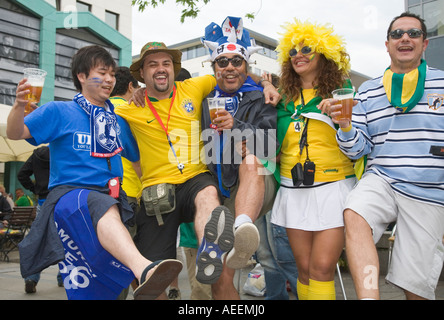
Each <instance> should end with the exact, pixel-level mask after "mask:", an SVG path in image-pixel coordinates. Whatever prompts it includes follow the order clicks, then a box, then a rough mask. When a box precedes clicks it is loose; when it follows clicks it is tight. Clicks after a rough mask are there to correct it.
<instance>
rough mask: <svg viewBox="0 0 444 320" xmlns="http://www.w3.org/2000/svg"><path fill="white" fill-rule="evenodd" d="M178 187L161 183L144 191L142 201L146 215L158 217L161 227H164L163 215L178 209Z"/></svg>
mask: <svg viewBox="0 0 444 320" xmlns="http://www.w3.org/2000/svg"><path fill="white" fill-rule="evenodd" d="M175 189H176V186H175V185H173V184H169V183H161V184H157V185H154V186H150V187H147V188H145V189H143V191H142V200H143V204H144V205H145V212H146V215H147V216H149V217H151V216H156V218H157V222H158V223H159V226H161V225H163V224H164V222H163V219H162V215H163V214H166V213H170V212H173V211H174V210H175V209H176V190H175Z"/></svg>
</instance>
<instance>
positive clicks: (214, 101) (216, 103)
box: [207, 97, 227, 126]
mask: <svg viewBox="0 0 444 320" xmlns="http://www.w3.org/2000/svg"><path fill="white" fill-rule="evenodd" d="M207 100H208V108H209V110H210V119H211V123H212V124H213V125H214V126H217V123H215V122H214V119H216V118H217V117H218V116H217V114H216V113H217V112H218V111H220V110H225V102H226V100H227V98H221V97H219V98H207Z"/></svg>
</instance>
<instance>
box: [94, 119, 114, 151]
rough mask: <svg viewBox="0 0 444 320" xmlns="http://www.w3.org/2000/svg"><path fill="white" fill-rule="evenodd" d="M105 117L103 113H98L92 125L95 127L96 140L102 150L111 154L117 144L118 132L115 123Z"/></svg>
mask: <svg viewBox="0 0 444 320" xmlns="http://www.w3.org/2000/svg"><path fill="white" fill-rule="evenodd" d="M113 122H114V121H113V120H112V119H108V118H106V117H105V114H104V113H99V114H98V115H97V117H96V121H95V122H94V125H95V127H96V135H97V137H96V140H97V142H98V143H99V144H100V146H101V147H102V148H104V149H105V150H106V151H108V152H111V151H112V150H113V149H114V147H115V146H116V144H117V135H118V134H119V132H118V131H120V130H119V129H120V128H119V126H118V125H117V123H113Z"/></svg>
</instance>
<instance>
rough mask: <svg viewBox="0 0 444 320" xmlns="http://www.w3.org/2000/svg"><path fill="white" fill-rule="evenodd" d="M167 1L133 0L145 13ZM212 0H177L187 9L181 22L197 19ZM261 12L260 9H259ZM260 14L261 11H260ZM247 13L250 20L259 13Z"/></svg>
mask: <svg viewBox="0 0 444 320" xmlns="http://www.w3.org/2000/svg"><path fill="white" fill-rule="evenodd" d="M165 1H166V0H150V1H146V0H132V5H133V6H138V10H139V11H140V12H143V11H145V9H146V8H147V7H152V8H156V7H157V6H158V5H161V4H164V3H165ZM210 1H211V0H176V3H177V4H181V5H182V6H184V7H185V9H183V10H182V16H181V17H180V22H182V23H184V22H185V19H186V18H193V19H194V18H196V17H197V15H198V14H199V12H200V8H201V7H202V6H199V5H200V4H202V3H203V5H206V4H207V3H208V2H210ZM261 7H262V0H261ZM259 10H260V9H259ZM258 12H259V11H258ZM258 12H256V13H247V14H246V15H245V17H246V18H248V19H250V20H254V18H255V16H256V14H257V13H258Z"/></svg>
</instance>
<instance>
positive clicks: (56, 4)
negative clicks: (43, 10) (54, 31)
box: [46, 0, 61, 11]
mask: <svg viewBox="0 0 444 320" xmlns="http://www.w3.org/2000/svg"><path fill="white" fill-rule="evenodd" d="M60 1H61V0H47V1H46V2H48V3H49V4H50V5H52V6H53V7H55V8H56V10H57V11H60V10H61V5H60Z"/></svg>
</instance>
